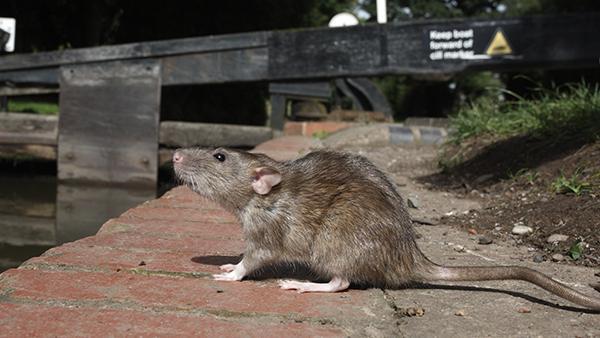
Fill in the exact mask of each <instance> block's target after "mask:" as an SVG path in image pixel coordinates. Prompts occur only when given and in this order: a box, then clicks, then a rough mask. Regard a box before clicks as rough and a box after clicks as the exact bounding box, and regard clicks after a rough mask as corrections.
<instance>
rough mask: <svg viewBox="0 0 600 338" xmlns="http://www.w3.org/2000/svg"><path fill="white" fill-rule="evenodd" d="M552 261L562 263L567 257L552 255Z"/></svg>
mask: <svg viewBox="0 0 600 338" xmlns="http://www.w3.org/2000/svg"><path fill="white" fill-rule="evenodd" d="M552 260H553V261H555V262H562V261H564V260H565V256H563V255H561V254H554V255H552Z"/></svg>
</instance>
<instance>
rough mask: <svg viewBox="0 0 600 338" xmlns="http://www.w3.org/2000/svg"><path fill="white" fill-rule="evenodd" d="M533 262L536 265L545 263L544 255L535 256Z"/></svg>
mask: <svg viewBox="0 0 600 338" xmlns="http://www.w3.org/2000/svg"><path fill="white" fill-rule="evenodd" d="M533 261H534V262H536V263H541V262H543V261H544V255H541V254H535V255H533Z"/></svg>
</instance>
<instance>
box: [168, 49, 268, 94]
mask: <svg viewBox="0 0 600 338" xmlns="http://www.w3.org/2000/svg"><path fill="white" fill-rule="evenodd" d="M268 58H269V56H268V50H267V48H264V47H263V48H248V49H239V50H227V51H220V52H210V53H202V54H188V55H178V56H170V57H165V58H163V59H162V81H163V84H164V85H171V84H177V85H181V84H203V83H224V82H240V81H260V80H265V79H267V78H268Z"/></svg>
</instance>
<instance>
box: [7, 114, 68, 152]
mask: <svg viewBox="0 0 600 338" xmlns="http://www.w3.org/2000/svg"><path fill="white" fill-rule="evenodd" d="M57 137H58V117H57V116H45V115H38V114H25V113H0V144H2V143H3V144H43V145H56V140H57Z"/></svg>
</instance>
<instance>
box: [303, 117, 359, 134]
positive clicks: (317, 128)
mask: <svg viewBox="0 0 600 338" xmlns="http://www.w3.org/2000/svg"><path fill="white" fill-rule="evenodd" d="M349 126H350V124H349V123H346V122H333V121H324V122H310V123H307V124H306V126H305V128H304V136H308V137H313V136H314V134H315V133H317V132H327V133H333V132H335V131H338V130H341V129H345V128H348V127H349Z"/></svg>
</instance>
